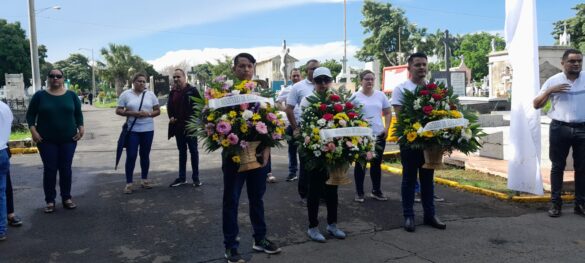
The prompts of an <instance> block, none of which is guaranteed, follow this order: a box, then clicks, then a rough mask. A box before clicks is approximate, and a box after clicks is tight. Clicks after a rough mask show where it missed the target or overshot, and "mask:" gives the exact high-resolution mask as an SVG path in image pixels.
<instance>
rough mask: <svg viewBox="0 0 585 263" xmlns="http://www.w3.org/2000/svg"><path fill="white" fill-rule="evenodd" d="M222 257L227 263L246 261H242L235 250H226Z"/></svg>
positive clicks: (242, 262)
mask: <svg viewBox="0 0 585 263" xmlns="http://www.w3.org/2000/svg"><path fill="white" fill-rule="evenodd" d="M224 256H225V258H226V259H227V262H228V263H245V262H246V260H244V259H243V258H242V256H241V255H240V253H238V250H237V249H235V248H232V249H229V248H228V249H226V250H225V254H224Z"/></svg>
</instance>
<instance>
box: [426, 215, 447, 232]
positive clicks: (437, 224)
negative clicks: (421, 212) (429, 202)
mask: <svg viewBox="0 0 585 263" xmlns="http://www.w3.org/2000/svg"><path fill="white" fill-rule="evenodd" d="M424 223H425V225H429V226H432V227H434V228H437V229H446V228H447V225H446V224H445V223H443V222H441V220H440V219H439V218H438V217H437V216H433V217H425V219H424Z"/></svg>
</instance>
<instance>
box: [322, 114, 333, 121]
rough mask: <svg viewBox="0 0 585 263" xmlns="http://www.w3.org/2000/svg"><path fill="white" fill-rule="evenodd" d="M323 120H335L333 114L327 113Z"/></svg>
mask: <svg viewBox="0 0 585 263" xmlns="http://www.w3.org/2000/svg"><path fill="white" fill-rule="evenodd" d="M323 119H325V120H326V121H330V120H333V114H331V113H325V114H323Z"/></svg>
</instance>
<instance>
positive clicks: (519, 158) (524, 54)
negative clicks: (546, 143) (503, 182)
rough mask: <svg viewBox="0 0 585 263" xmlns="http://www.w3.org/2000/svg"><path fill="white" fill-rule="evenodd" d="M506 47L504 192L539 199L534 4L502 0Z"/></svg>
mask: <svg viewBox="0 0 585 263" xmlns="http://www.w3.org/2000/svg"><path fill="white" fill-rule="evenodd" d="M504 31H505V34H506V36H505V37H506V47H507V49H508V56H509V58H510V64H511V65H512V70H513V72H514V77H513V79H512V110H511V114H510V116H511V119H510V144H511V146H512V147H511V148H512V151H513V152H512V155H511V156H512V159H511V160H510V161H509V164H508V188H509V189H511V190H516V191H522V192H528V193H533V194H536V195H543V194H544V191H543V186H542V178H541V174H540V158H541V153H540V110H535V109H534V108H533V106H532V100H533V99H534V97H535V96H536V95H537V94H538V91H539V89H540V87H539V86H540V78H539V64H538V40H537V26H536V0H506V25H505V30H504Z"/></svg>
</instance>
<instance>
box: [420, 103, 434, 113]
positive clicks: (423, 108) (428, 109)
mask: <svg viewBox="0 0 585 263" xmlns="http://www.w3.org/2000/svg"><path fill="white" fill-rule="evenodd" d="M422 110H423V112H424V113H425V114H426V115H429V114H431V111H433V106H431V105H428V106H424V107H422Z"/></svg>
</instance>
